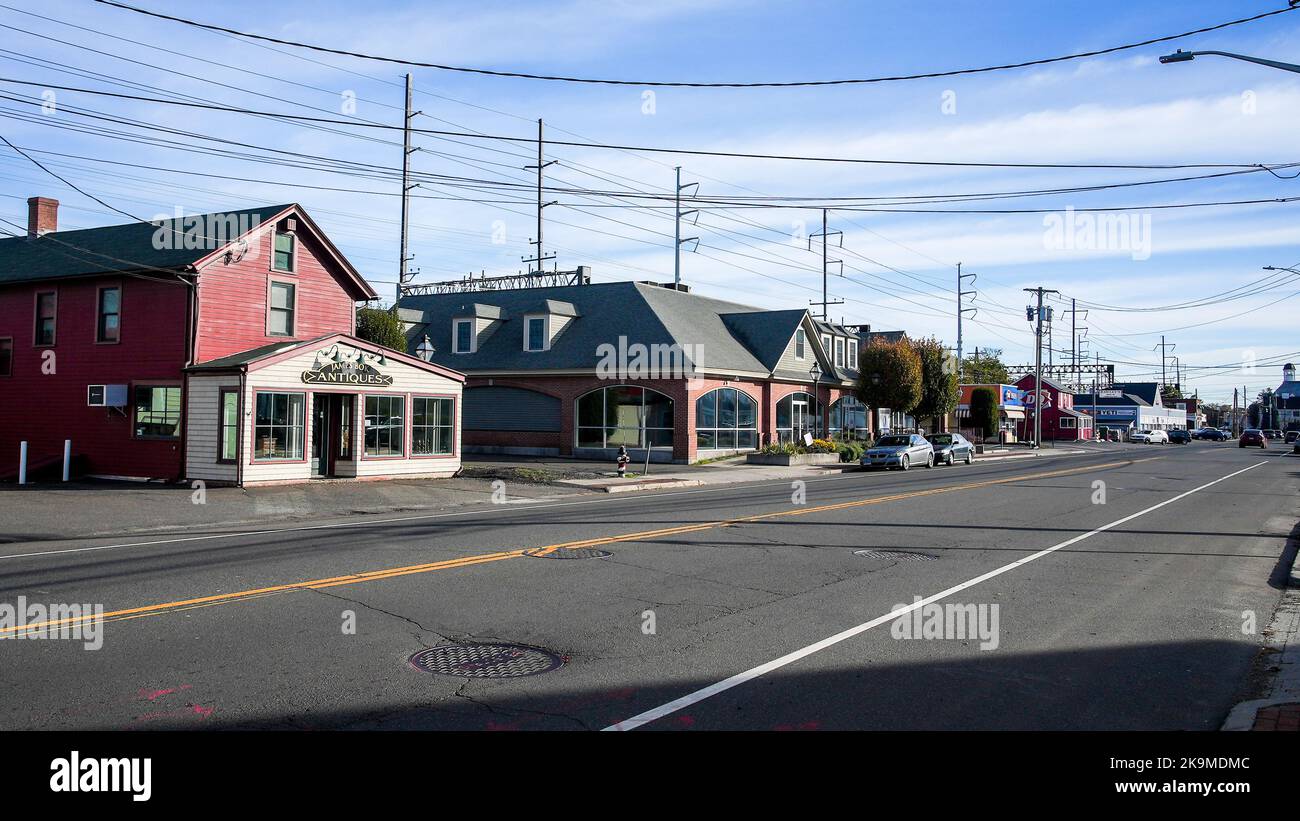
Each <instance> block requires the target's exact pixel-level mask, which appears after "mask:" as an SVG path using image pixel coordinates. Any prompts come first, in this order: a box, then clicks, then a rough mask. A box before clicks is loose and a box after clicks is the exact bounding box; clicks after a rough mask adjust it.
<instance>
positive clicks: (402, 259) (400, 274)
mask: <svg viewBox="0 0 1300 821" xmlns="http://www.w3.org/2000/svg"><path fill="white" fill-rule="evenodd" d="M418 113H419V112H418V111H412V110H411V75H409V74H408V75H406V108H405V111H404V114H403V117H402V240H401V248H400V249H399V250H398V255H397V256H398V260H397V291H396V294H397V300H400V299H401V298H402V286H404V285H406V282H407V280H408V279H410V278H411V275H410V274H409V273H408V272H407V268H406V264H407V263H408V262H410V261H411V260H412V259H413V257H411V256H410V255H409V254H408V253H407V243H408V234H409V229H408V227H407V223H408V222H409V221H410V214H411V189H412V188H415V186H414V185H411V184H410V180H411V154H412V153H413V152H414V151H418V150H419V149H413V148H411V120H413V119H414V118H415V115H416V114H418ZM393 305H397V301H394V302H393Z"/></svg>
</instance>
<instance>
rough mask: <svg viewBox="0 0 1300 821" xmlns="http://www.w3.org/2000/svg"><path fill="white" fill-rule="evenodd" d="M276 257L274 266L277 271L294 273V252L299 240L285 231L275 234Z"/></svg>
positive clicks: (273, 262) (273, 260) (273, 261)
mask: <svg viewBox="0 0 1300 821" xmlns="http://www.w3.org/2000/svg"><path fill="white" fill-rule="evenodd" d="M274 242H275V255H274V258H273V259H272V264H273V266H274V268H275V270H277V271H289V272H292V271H293V263H294V259H293V252H294V245H295V244H296V243H297V239H296V238H295V237H294V235H293V234H290V233H286V232H284V231H276V232H275V240H274Z"/></svg>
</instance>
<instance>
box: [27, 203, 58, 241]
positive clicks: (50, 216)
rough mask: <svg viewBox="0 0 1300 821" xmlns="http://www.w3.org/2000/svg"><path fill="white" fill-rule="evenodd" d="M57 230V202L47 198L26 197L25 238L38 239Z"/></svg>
mask: <svg viewBox="0 0 1300 821" xmlns="http://www.w3.org/2000/svg"><path fill="white" fill-rule="evenodd" d="M57 230H59V201H58V200H52V199H50V198H49V197H28V199H27V236H29V237H39V236H40V235H41V234H48V233H50V232H51V231H57Z"/></svg>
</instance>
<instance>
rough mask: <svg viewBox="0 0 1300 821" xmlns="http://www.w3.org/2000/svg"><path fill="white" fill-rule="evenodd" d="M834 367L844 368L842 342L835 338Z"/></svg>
mask: <svg viewBox="0 0 1300 821" xmlns="http://www.w3.org/2000/svg"><path fill="white" fill-rule="evenodd" d="M835 367H837V368H842V367H844V340H843V339H841V338H840V337H838V336H837V337H835Z"/></svg>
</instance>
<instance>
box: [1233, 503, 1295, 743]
mask: <svg viewBox="0 0 1300 821" xmlns="http://www.w3.org/2000/svg"><path fill="white" fill-rule="evenodd" d="M1297 548H1300V526H1297V528H1296V531H1295V532H1294V533H1293V534H1292V537H1291V540H1290V542H1289V544H1288V545H1287V553H1288V554H1289V555H1290V557H1291V568H1290V572H1289V574H1286V575H1283V576H1282V578H1283V579H1284V580H1285V581H1286V584H1287V586H1286V588H1285V589H1284V590H1283V591H1282V601H1281V602H1280V603H1279V604H1278V607H1277V611H1276V612H1275V613H1274V614H1273V621H1272V623H1271V624H1269V626H1268V628H1267V629H1266V630H1265V631H1264V647H1263V648H1262V650H1261V651H1260V652H1261V654H1262V658H1264V659H1266V661H1265V664H1266V669H1265V672H1266V673H1267V674H1268V676H1269V678H1268V680H1267V682H1266V683H1265V684H1264V686H1263V688H1262V696H1261V697H1260V698H1257V699H1252V700H1250V701H1243V702H1242V703H1240V704H1238V705H1237V706H1236V707H1233V708H1232V711H1231V712H1230V713H1228V717H1227V719H1226V720H1224V722H1223V726H1222V727H1221V728H1220V729H1222V730H1229V731H1242V730H1254V731H1264V732H1270V731H1272V732H1300V568H1297V567H1296V564H1295V558H1296V551H1297Z"/></svg>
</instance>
